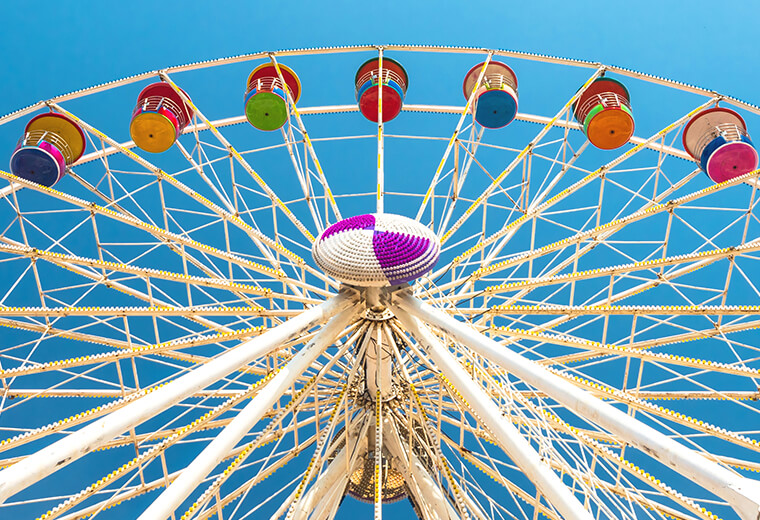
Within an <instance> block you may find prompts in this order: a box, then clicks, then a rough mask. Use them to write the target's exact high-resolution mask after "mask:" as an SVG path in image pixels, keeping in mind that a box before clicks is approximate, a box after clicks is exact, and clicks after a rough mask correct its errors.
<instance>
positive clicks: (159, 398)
mask: <svg viewBox="0 0 760 520" xmlns="http://www.w3.org/2000/svg"><path fill="white" fill-rule="evenodd" d="M357 301H358V294H357V293H355V292H353V291H349V290H346V291H344V292H341V293H340V294H338V295H337V296H335V297H334V298H331V299H330V300H327V301H326V302H324V303H322V304H320V305H317V306H315V307H312V308H311V309H308V310H306V311H304V312H303V313H302V314H301V315H300V316H296V317H294V318H292V319H290V320H288V321H287V322H285V323H283V324H281V325H279V326H277V327H275V328H273V329H271V330H269V331H267V332H266V333H264V334H262V335H261V336H258V337H256V338H253V339H251V340H249V341H246V342H244V343H241V344H240V345H239V346H237V347H235V348H233V349H231V350H229V351H228V352H226V353H224V354H222V355H221V356H219V357H218V358H216V359H214V360H212V361H209V362H208V363H206V364H204V365H203V366H200V367H198V368H196V369H194V370H192V371H190V372H188V373H187V374H185V375H183V376H181V377H179V378H177V379H175V380H174V381H172V382H171V383H169V384H167V385H165V386H162V387H160V388H157V389H156V390H154V391H152V392H150V393H148V394H146V395H145V396H144V397H142V398H140V399H137V400H136V401H134V402H132V403H131V404H129V405H127V406H125V407H123V408H120V409H119V410H117V411H115V412H113V413H111V414H109V415H106V416H105V417H103V418H101V419H99V420H97V421H95V422H93V423H91V424H89V425H87V426H85V427H84V428H82V429H80V430H78V431H76V432H74V433H72V434H70V435H68V436H67V437H64V438H63V439H61V440H59V441H57V442H54V443H53V444H51V445H50V446H47V447H45V448H43V449H41V450H39V451H37V452H36V453H34V454H32V455H30V456H28V457H26V458H25V459H24V460H22V461H20V462H18V463H16V464H14V465H13V466H11V467H9V468H7V469H5V470H3V471H0V503H2V502H4V501H5V500H7V499H8V498H9V497H11V496H12V495H14V494H16V493H18V492H19V491H21V490H23V489H25V488H26V487H28V486H30V485H32V484H34V483H35V482H37V481H39V480H41V479H43V478H44V477H46V476H47V475H50V474H51V473H53V472H55V471H57V470H59V469H60V468H62V467H64V466H66V465H67V464H69V463H71V462H73V461H75V460H77V459H78V458H80V457H82V456H83V455H86V454H87V453H89V452H91V451H93V450H95V449H97V448H98V447H99V446H101V445H103V444H104V443H106V442H108V441H110V440H111V439H113V438H115V437H116V436H118V435H120V434H121V433H123V432H125V431H127V430H129V429H130V428H132V427H134V426H137V425H138V424H141V423H142V422H144V421H146V420H148V419H150V418H151V417H154V416H155V415H157V414H159V413H161V412H162V411H164V410H166V409H167V408H169V407H171V406H173V405H174V404H176V403H178V402H180V401H181V400H182V399H185V398H186V397H188V396H190V395H193V394H194V393H195V392H198V391H200V390H203V389H204V388H206V387H207V386H208V385H210V384H212V383H214V382H215V381H217V380H219V379H221V378H223V377H225V376H227V375H228V374H230V373H232V372H234V371H235V370H237V369H239V368H240V367H241V366H245V365H247V364H248V363H250V362H251V361H254V360H256V359H258V358H260V357H261V356H264V355H266V354H267V353H269V352H271V351H272V350H274V349H275V348H277V347H278V346H279V345H281V344H283V343H285V342H287V341H290V340H292V339H293V338H295V337H297V336H298V335H299V334H301V333H302V332H304V331H306V330H308V329H310V328H311V327H313V326H314V325H317V324H319V323H323V322H324V321H325V320H326V319H328V318H329V317H331V316H334V315H335V314H337V313H338V312H340V311H342V310H344V309H346V308H348V307H350V306H352V305H354V304H355V303H356V302H357Z"/></svg>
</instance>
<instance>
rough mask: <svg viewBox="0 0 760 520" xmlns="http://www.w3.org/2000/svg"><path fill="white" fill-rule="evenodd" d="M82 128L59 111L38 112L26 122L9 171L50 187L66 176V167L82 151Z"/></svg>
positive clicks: (73, 161)
mask: <svg viewBox="0 0 760 520" xmlns="http://www.w3.org/2000/svg"><path fill="white" fill-rule="evenodd" d="M86 146H87V142H86V141H85V137H84V132H83V131H82V128H81V127H80V126H79V125H78V124H77V123H76V122H74V121H73V120H71V119H69V118H68V117H66V116H64V115H62V114H54V113H48V114H40V115H38V116H35V117H33V118H32V119H31V120H30V121H29V123H27V125H26V129H25V130H24V135H23V136H22V137H21V139H19V141H18V144H17V145H16V150H15V151H14V152H13V155H12V156H11V165H10V166H11V172H12V173H13V175H16V176H17V177H21V178H22V179H26V180H29V181H32V182H36V183H37V184H42V185H43V186H48V187H49V186H53V185H54V184H55V183H56V182H58V181H59V180H61V179H62V178H63V176H64V175H66V167H67V166H70V165H72V164H74V163H75V162H76V161H77V160H78V159H79V158H80V157H82V154H83V153H84V150H85V147H86Z"/></svg>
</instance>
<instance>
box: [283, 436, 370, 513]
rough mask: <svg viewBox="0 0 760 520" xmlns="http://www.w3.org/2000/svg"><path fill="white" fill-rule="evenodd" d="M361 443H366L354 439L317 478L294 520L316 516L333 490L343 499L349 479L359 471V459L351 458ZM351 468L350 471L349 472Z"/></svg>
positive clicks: (297, 505) (299, 506) (298, 504)
mask: <svg viewBox="0 0 760 520" xmlns="http://www.w3.org/2000/svg"><path fill="white" fill-rule="evenodd" d="M360 441H364V442H366V441H365V440H364V439H359V438H358V437H354V438H352V439H351V441H350V444H348V446H345V447H343V449H341V450H340V451H339V452H338V453H337V455H335V458H333V460H332V461H331V462H330V464H329V465H328V466H327V469H326V470H325V471H324V472H323V473H321V474H320V475H319V478H317V480H316V481H315V482H314V484H313V485H312V486H311V488H310V489H309V491H308V492H307V493H306V494H305V495H304V496H303V498H301V500H300V501H299V502H298V503H297V504H296V507H295V509H294V513H293V520H306V519H307V518H309V517H310V516H316V509H317V508H318V506H320V505H321V504H322V503H323V502H325V500H326V499H327V498H329V497H328V496H327V495H330V494H331V493H332V490H339V491H340V495H339V499H338V500H340V499H341V498H343V494H344V493H345V491H346V486H347V485H348V477H349V476H350V475H351V474H352V473H353V472H354V471H355V470H356V469H358V465H359V462H358V461H359V459H358V458H356V457H353V458H351V456H352V454H353V453H354V451H355V450H356V448H357V446H358V444H359V443H360ZM347 457H348V458H351V460H348V461H347V460H346V458H347ZM349 467H350V469H348V471H347V468H349ZM312 513H314V515H312Z"/></svg>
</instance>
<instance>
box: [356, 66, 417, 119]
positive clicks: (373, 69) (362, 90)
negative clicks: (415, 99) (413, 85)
mask: <svg viewBox="0 0 760 520" xmlns="http://www.w3.org/2000/svg"><path fill="white" fill-rule="evenodd" d="M382 69H383V71H382V80H381V78H380V76H381V74H380V58H372V59H371V60H367V61H365V62H364V63H362V65H361V66H360V67H359V70H357V71H356V76H355V77H354V83H355V84H356V101H358V103H359V110H360V111H361V113H362V115H364V117H366V118H367V119H369V120H370V121H372V122H373V123H377V120H378V119H379V118H378V115H377V109H378V97H379V95H380V86H381V84H382V89H383V90H382V93H383V106H382V113H383V123H387V122H388V121H390V120H391V119H393V118H395V117H396V116H397V115H399V113H400V112H401V107H402V106H404V97H405V96H406V89H407V87H408V86H409V76H408V74H407V73H406V69H404V67H403V66H401V64H400V63H399V62H397V61H396V60H392V59H390V58H383V60H382Z"/></svg>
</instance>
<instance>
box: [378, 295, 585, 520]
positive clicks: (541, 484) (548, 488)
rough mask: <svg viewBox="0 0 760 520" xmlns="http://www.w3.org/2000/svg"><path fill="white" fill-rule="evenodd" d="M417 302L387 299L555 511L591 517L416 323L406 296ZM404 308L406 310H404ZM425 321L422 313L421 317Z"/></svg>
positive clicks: (457, 365) (461, 369) (419, 313)
mask: <svg viewBox="0 0 760 520" xmlns="http://www.w3.org/2000/svg"><path fill="white" fill-rule="evenodd" d="M409 299H411V300H412V303H417V300H416V298H412V297H409V298H406V299H404V297H401V298H398V299H396V298H394V302H393V303H396V302H399V304H401V302H403V307H402V308H399V307H400V306H401V305H399V307H396V306H395V305H393V303H391V308H392V310H393V312H394V314H395V315H396V317H397V318H398V319H399V321H400V322H401V323H402V324H403V325H404V327H405V328H406V330H407V331H408V332H409V333H410V334H411V335H412V336H414V338H415V339H416V340H417V344H418V346H419V347H420V349H421V350H422V351H423V352H424V353H425V354H426V355H427V356H429V357H430V359H432V360H433V362H434V363H435V365H436V366H437V367H438V369H439V370H440V371H441V372H442V373H443V374H444V375H445V376H446V377H447V378H448V380H449V381H450V382H451V383H452V384H453V385H454V387H456V389H457V390H458V391H459V393H460V394H461V395H462V397H463V398H464V399H465V401H466V402H467V404H468V405H469V407H470V409H471V410H472V411H473V412H474V413H475V414H477V416H478V418H479V419H480V422H481V423H482V424H483V425H484V426H485V427H486V428H487V429H488V430H490V431H491V432H492V434H493V436H494V438H495V439H496V440H497V441H498V442H499V444H500V445H501V447H502V448H503V449H504V451H505V452H506V454H507V455H508V456H509V457H510V458H511V459H512V460H513V461H514V462H515V464H517V465H518V466H519V467H520V469H521V470H522V471H523V472H524V473H525V475H526V476H527V477H528V478H529V479H530V480H531V482H533V483H534V484H535V485H536V487H537V488H538V489H539V490H540V492H541V494H543V495H544V496H545V497H546V498H547V500H549V502H550V503H551V504H552V505H553V506H554V507H555V508H556V509H557V511H559V513H560V514H561V515H562V517H563V518H566V519H582V520H593V518H594V517H593V515H591V513H589V512H588V511H586V510H585V509H584V508H583V505H582V504H581V503H580V502H579V501H578V499H577V498H576V497H575V495H573V493H572V492H571V491H570V489H569V488H568V487H567V486H566V485H565V484H564V483H563V482H562V479H560V478H559V476H558V475H557V474H556V473H554V471H553V470H552V469H551V468H550V467H549V466H548V465H547V464H545V463H544V462H543V461H542V460H541V456H540V455H539V454H538V453H537V452H536V450H535V449H534V448H533V446H531V444H530V443H529V442H528V441H527V440H526V439H525V438H524V437H523V436H522V435H521V434H520V432H519V431H518V430H517V428H516V427H515V425H514V424H512V422H511V421H509V420H507V419H506V418H505V417H504V416H503V415H502V413H501V410H499V407H498V406H496V403H494V402H493V400H492V399H491V397H490V396H489V395H488V394H486V393H485V391H484V390H483V389H482V388H481V387H480V386H479V385H477V384H476V383H475V381H473V380H472V378H471V377H470V376H469V375H468V374H467V372H466V371H465V369H464V368H462V366H461V365H460V364H459V362H458V361H457V360H456V358H454V356H453V355H452V354H451V353H450V352H449V351H448V349H447V348H446V347H445V346H444V345H443V344H441V342H440V341H438V339H437V338H436V337H435V336H434V335H433V334H432V333H431V332H430V330H429V329H427V327H425V326H424V325H422V324H420V322H419V321H418V320H417V319H416V318H415V317H414V316H415V315H418V316H423V313H422V312H420V311H419V310H418V309H417V308H416V307H417V306H415V305H410V304H409V303H408V302H407V300H409ZM406 310H409V314H407V313H406V312H404V311H406ZM423 319H425V320H426V321H427V319H426V317H425V318H423Z"/></svg>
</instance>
